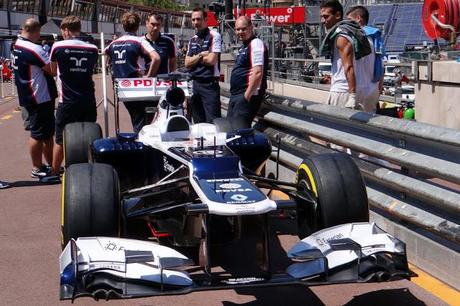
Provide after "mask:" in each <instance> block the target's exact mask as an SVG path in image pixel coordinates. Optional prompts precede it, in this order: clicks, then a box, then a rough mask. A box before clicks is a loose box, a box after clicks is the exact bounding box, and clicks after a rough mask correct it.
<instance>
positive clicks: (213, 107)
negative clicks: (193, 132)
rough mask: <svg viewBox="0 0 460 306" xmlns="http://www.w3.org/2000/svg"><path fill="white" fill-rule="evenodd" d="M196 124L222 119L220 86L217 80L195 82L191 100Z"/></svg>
mask: <svg viewBox="0 0 460 306" xmlns="http://www.w3.org/2000/svg"><path fill="white" fill-rule="evenodd" d="M190 106H191V110H192V117H193V122H194V123H201V122H207V123H212V121H213V120H214V119H215V118H220V117H221V116H222V115H221V112H220V110H221V109H220V86H219V82H218V81H217V80H215V79H210V80H208V81H205V80H193V95H192V97H191V99H190Z"/></svg>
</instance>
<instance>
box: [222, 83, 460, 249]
mask: <svg viewBox="0 0 460 306" xmlns="http://www.w3.org/2000/svg"><path fill="white" fill-rule="evenodd" d="M221 92H222V95H223V96H229V93H228V92H227V91H226V90H221ZM223 102H224V104H225V101H223ZM256 128H258V129H260V130H262V131H264V133H266V134H267V135H268V136H269V138H270V139H271V140H272V142H273V143H275V142H276V139H277V138H278V137H279V139H280V141H281V154H280V162H281V163H282V164H283V165H284V166H285V167H287V168H289V169H291V170H294V171H295V170H296V167H297V166H298V163H299V161H301V160H302V158H303V157H305V156H307V155H310V154H312V152H315V153H318V152H325V151H330V149H329V148H327V147H324V146H321V145H319V144H318V139H321V140H322V141H323V142H327V143H334V144H337V145H341V146H344V147H347V148H349V149H351V150H352V152H353V154H352V155H353V158H354V159H355V161H356V163H357V165H358V167H359V168H360V170H361V173H362V175H363V177H364V178H365V180H366V184H367V191H368V196H369V203H370V205H371V207H373V208H374V209H379V210H383V211H385V212H387V213H388V214H390V215H392V216H393V217H394V218H396V219H399V220H404V221H405V222H407V223H410V224H412V225H413V226H416V227H419V228H422V229H424V230H428V231H430V232H432V233H434V234H436V235H437V236H438V237H440V238H442V239H446V240H447V241H450V242H454V243H455V244H457V245H460V217H459V216H460V131H458V130H454V129H449V128H443V127H439V126H433V125H429V124H424V123H419V122H414V121H408V120H403V119H396V118H391V117H386V116H380V115H373V114H369V113H364V112H360V111H355V110H351V109H344V108H340V107H335V106H330V105H324V104H318V103H313V102H309V101H303V100H295V99H291V98H287V97H281V96H276V95H269V96H268V98H267V99H266V103H264V105H263V108H262V110H261V111H260V112H259V116H258V117H257V124H256ZM312 137H314V138H315V139H316V140H315V141H313V142H312V141H311V140H310V139H312ZM363 154H365V155H367V157H363V158H358V157H359V156H360V155H363ZM415 172H416V175H413V173H415ZM428 178H430V179H428Z"/></svg>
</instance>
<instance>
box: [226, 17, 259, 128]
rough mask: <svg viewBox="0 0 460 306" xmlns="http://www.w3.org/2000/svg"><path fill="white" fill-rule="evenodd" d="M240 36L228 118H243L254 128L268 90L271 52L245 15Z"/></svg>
mask: <svg viewBox="0 0 460 306" xmlns="http://www.w3.org/2000/svg"><path fill="white" fill-rule="evenodd" d="M235 30H236V35H237V36H238V38H239V39H240V40H241V41H242V42H243V45H242V46H241V48H240V50H239V53H238V56H237V57H236V61H235V66H234V67H233V70H232V75H231V78H230V102H229V109H228V114H227V117H228V118H232V119H238V120H242V121H243V123H244V124H245V125H246V127H250V126H251V123H252V120H253V119H254V117H255V116H256V115H257V111H258V110H259V107H260V105H261V104H262V101H263V99H264V96H265V91H266V89H267V69H268V51H267V47H266V46H265V44H264V43H263V42H262V40H260V39H259V38H257V37H255V35H254V33H253V25H252V22H251V19H250V18H248V17H246V16H241V17H239V18H238V19H237V20H236V23H235Z"/></svg>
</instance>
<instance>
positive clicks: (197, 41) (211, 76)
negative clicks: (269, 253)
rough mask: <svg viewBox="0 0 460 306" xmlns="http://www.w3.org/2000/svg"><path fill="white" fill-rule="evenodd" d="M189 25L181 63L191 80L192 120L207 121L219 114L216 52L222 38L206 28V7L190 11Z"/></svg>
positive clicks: (220, 49)
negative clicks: (191, 31)
mask: <svg viewBox="0 0 460 306" xmlns="http://www.w3.org/2000/svg"><path fill="white" fill-rule="evenodd" d="M192 25H193V27H194V28H195V30H196V34H195V35H194V36H193V37H192V38H191V39H190V42H189V44H188V50H187V55H186V57H185V67H186V68H187V69H189V71H190V73H191V75H192V80H193V96H192V98H191V99H190V103H191V108H192V116H193V121H194V122H195V123H199V122H208V123H211V122H212V121H213V120H214V119H215V118H219V117H221V111H220V86H219V76H220V68H219V65H220V58H219V57H220V53H221V51H222V38H221V36H220V34H219V33H218V32H215V31H210V30H209V28H208V16H207V13H206V11H204V10H203V9H201V8H196V9H194V10H193V11H192Z"/></svg>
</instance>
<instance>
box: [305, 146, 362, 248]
mask: <svg viewBox="0 0 460 306" xmlns="http://www.w3.org/2000/svg"><path fill="white" fill-rule="evenodd" d="M297 190H298V192H299V193H300V194H301V195H302V193H303V194H305V193H308V194H309V195H310V196H312V197H313V198H314V200H315V201H316V203H317V205H313V204H311V203H307V202H306V201H302V200H298V201H297V203H298V205H297V220H298V236H299V238H301V239H302V238H305V237H306V236H309V235H310V234H312V233H313V232H315V231H318V230H320V229H323V228H327V227H331V226H334V225H339V224H344V223H351V222H366V221H369V207H368V200H367V193H366V186H365V185H364V182H363V179H362V177H361V173H360V171H359V169H358V167H357V166H356V164H355V163H354V161H353V160H352V159H351V157H350V156H348V155H346V154H343V153H331V154H320V155H312V156H310V157H308V158H306V159H304V160H303V162H302V163H301V164H300V166H299V167H298V169H297ZM305 198H308V196H305Z"/></svg>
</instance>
